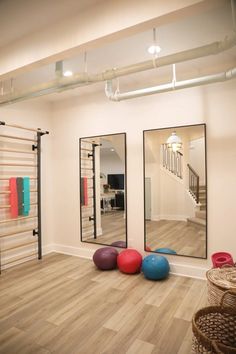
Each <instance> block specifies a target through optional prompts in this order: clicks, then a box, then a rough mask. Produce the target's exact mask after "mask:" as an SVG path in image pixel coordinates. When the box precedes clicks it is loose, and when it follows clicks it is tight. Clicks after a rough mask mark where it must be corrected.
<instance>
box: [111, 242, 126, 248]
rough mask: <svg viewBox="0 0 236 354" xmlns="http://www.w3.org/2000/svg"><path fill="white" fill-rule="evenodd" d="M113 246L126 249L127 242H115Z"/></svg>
mask: <svg viewBox="0 0 236 354" xmlns="http://www.w3.org/2000/svg"><path fill="white" fill-rule="evenodd" d="M111 246H114V247H120V248H126V242H125V241H115V242H112V244H111Z"/></svg>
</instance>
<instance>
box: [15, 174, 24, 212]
mask: <svg viewBox="0 0 236 354" xmlns="http://www.w3.org/2000/svg"><path fill="white" fill-rule="evenodd" d="M16 185H17V197H18V215H23V178H22V177H17V178H16Z"/></svg>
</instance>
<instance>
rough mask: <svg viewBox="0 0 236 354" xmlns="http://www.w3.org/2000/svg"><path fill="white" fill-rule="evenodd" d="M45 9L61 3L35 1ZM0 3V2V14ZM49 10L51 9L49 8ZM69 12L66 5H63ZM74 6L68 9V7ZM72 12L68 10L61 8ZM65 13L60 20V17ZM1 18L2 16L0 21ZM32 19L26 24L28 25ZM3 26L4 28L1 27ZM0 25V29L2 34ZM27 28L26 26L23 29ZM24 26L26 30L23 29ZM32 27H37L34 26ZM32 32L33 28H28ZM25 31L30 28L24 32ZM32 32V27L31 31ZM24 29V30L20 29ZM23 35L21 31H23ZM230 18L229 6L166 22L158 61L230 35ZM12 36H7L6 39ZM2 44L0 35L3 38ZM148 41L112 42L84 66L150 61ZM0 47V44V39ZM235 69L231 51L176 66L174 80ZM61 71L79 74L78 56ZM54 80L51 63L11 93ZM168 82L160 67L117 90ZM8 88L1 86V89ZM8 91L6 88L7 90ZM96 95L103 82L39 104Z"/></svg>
mask: <svg viewBox="0 0 236 354" xmlns="http://www.w3.org/2000/svg"><path fill="white" fill-rule="evenodd" d="M8 2H9V3H14V1H13V0H10V1H3V3H8ZM20 2H21V3H24V4H25V5H26V3H29V6H30V1H28V0H20ZM67 2H68V4H69V3H71V6H72V5H74V7H76V1H74V0H67ZM95 2H97V1H96V0H83V1H79V3H80V5H79V7H80V8H82V7H83V6H85V5H88V3H89V4H92V3H95ZM39 3H40V4H41V3H43V4H44V6H46V3H47V4H49V3H50V9H52V8H53V6H52V4H53V3H54V6H56V3H60V1H56V0H50V1H46V0H44V1H40V2H39ZM1 6H2V3H1V2H0V13H1ZM51 6H52V7H51ZM68 7H70V6H68ZM72 7H73V6H72ZM62 10H63V8H62V7H59V9H55V17H53V18H54V19H55V21H56V20H58V19H59V18H60V16H62V15H63V11H62ZM66 11H71V9H70V10H69V9H66V10H65V13H66ZM47 13H48V15H46V16H45V21H49V19H50V17H52V13H50V11H47ZM65 13H64V15H65ZM0 19H1V16H0ZM31 21H32V19H31V20H30V22H31ZM5 25H6V24H5ZM1 26H2V24H1V22H0V29H1ZM27 26H30V23H29V24H27ZM27 26H26V27H27ZM35 26H37V24H35ZM33 27H34V26H33ZM27 28H29V27H27ZM35 28H36V27H34V29H35ZM22 30H23V29H22ZM25 30H26V28H25ZM232 30H233V25H232V14H231V7H230V1H228V2H226V3H225V5H223V6H221V7H220V8H219V7H217V8H216V9H214V10H210V11H208V12H205V13H202V14H198V15H195V16H192V17H188V18H184V19H181V20H180V21H178V22H174V23H169V24H168V25H163V26H161V27H159V28H157V40H158V43H159V45H160V46H161V48H162V51H161V53H160V56H165V55H168V54H171V53H175V52H179V51H182V50H186V49H190V48H194V47H198V46H202V45H205V44H208V43H212V42H214V41H218V40H222V39H224V38H225V36H227V35H229V34H231V33H232ZM11 35H12V36H13V32H12V34H10V33H9V36H11ZM3 40H5V36H4V39H3ZM151 42H152V29H150V30H149V31H146V32H143V33H139V34H137V35H134V36H132V37H128V38H125V39H122V40H119V41H115V42H113V43H110V44H107V45H106V46H104V47H101V48H97V49H93V50H91V51H89V52H88V53H87V67H88V72H89V73H98V72H102V71H104V70H107V69H111V68H115V67H121V66H126V65H130V64H134V63H137V62H141V61H145V60H149V59H151V56H150V54H148V52H147V48H148V46H149V45H150V43H151ZM0 44H1V39H0ZM235 64H236V48H232V49H231V50H229V51H226V52H224V53H222V54H220V55H215V56H209V57H205V58H201V59H198V60H194V61H189V62H185V63H181V64H177V79H179V80H181V79H187V78H191V77H195V76H201V75H206V74H210V73H214V72H219V71H223V70H227V69H229V68H231V67H233V66H235ZM64 69H65V70H66V69H70V70H72V71H73V72H83V71H84V56H83V55H82V54H81V55H79V56H77V57H74V58H71V59H69V60H66V61H65V62H64ZM54 78H55V64H50V65H47V66H45V67H42V68H40V69H37V70H34V71H32V72H29V73H27V74H24V75H22V76H19V77H17V78H16V80H15V82H14V86H15V88H16V89H24V88H27V87H30V86H32V85H34V84H37V83H42V82H47V81H50V80H53V79H54ZM171 79H172V72H171V67H170V66H168V67H162V68H158V69H155V70H149V71H146V72H141V73H137V74H133V75H129V76H127V77H122V78H120V89H121V91H123V90H127V89H137V88H140V87H148V86H154V85H157V84H160V83H163V82H169V81H171ZM7 84H8V85H9V83H6V85H7ZM6 89H7V87H6ZM99 90H104V83H98V84H94V85H89V86H87V87H81V88H77V89H74V90H69V91H64V92H61V93H59V94H58V93H55V94H51V95H48V96H44V98H43V99H46V100H49V101H56V100H61V99H63V98H68V97H71V96H77V95H83V94H91V93H94V92H96V91H99Z"/></svg>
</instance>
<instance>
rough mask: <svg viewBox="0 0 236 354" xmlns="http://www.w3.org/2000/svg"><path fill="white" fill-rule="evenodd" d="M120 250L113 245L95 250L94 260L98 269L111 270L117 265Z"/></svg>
mask: <svg viewBox="0 0 236 354" xmlns="http://www.w3.org/2000/svg"><path fill="white" fill-rule="evenodd" d="M117 256H118V251H117V250H116V249H115V248H113V247H103V248H99V249H98V250H96V251H95V253H94V255H93V262H94V264H95V265H96V266H97V268H98V269H101V270H110V269H115V268H116V267H117Z"/></svg>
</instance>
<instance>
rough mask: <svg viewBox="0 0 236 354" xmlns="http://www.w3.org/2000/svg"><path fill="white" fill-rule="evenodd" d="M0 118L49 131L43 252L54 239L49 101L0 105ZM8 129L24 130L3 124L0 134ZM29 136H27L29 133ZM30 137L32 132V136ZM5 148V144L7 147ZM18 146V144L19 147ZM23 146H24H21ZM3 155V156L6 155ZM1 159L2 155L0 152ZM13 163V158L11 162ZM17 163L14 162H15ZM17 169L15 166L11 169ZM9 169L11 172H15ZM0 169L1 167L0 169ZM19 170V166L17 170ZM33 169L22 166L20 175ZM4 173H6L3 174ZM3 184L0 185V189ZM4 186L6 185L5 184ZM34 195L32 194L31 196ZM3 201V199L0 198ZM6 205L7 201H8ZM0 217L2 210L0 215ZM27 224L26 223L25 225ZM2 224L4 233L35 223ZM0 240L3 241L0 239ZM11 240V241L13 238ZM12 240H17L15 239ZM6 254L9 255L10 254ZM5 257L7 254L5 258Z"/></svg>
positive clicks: (44, 153)
mask: <svg viewBox="0 0 236 354" xmlns="http://www.w3.org/2000/svg"><path fill="white" fill-rule="evenodd" d="M0 120H2V121H5V122H6V123H9V124H19V125H22V126H26V127H32V128H41V129H44V130H49V132H50V134H49V135H45V136H43V137H42V154H41V156H42V184H41V187H42V244H43V248H44V251H47V248H48V246H49V245H50V244H51V243H52V241H53V223H52V208H53V204H54V202H53V199H52V184H53V176H52V164H51V161H52V144H51V142H52V138H53V133H52V127H51V122H50V104H49V103H44V102H42V101H40V102H39V101H30V102H24V103H18V104H15V105H10V106H6V107H1V108H0ZM3 132H5V134H6V132H8V133H9V134H11V135H19V136H24V134H25V132H24V131H22V130H19V129H13V128H5V127H4V126H2V127H0V133H3ZM22 134H23V135H22ZM28 137H29V136H28ZM31 137H32V135H31ZM6 147H7V146H6ZM18 148H19V147H18ZM22 149H24V145H23V148H22ZM5 156H6V155H5ZM1 158H3V155H1ZM12 162H13V161H12ZM14 162H16V161H14ZM14 170H15V171H16V168H14ZM14 170H12V171H14ZM1 171H2V170H1ZM17 171H18V172H19V168H18V170H17ZM3 172H4V171H3ZM30 172H32V170H31V171H30V169H28V168H27V169H24V172H23V175H25V176H27V175H32V173H30ZM5 175H6V173H5ZM2 187H3V184H1V188H2ZM5 188H6V187H5ZM34 197H35V195H32V198H34ZM6 201H7V200H6V199H5V202H6ZM1 202H3V199H1ZM7 204H9V203H7ZM31 208H33V207H31ZM2 216H3V212H2V215H1V217H2ZM4 218H9V214H8V213H5V214H4V217H2V219H4ZM26 225H27V226H26ZM0 226H1V233H2V232H5V231H4V230H6V228H7V229H9V231H10V232H13V231H15V230H17V229H18V228H21V229H22V228H28V227H31V226H35V222H33V221H32V220H31V221H30V222H27V224H26V223H25V222H20V223H19V222H17V224H16V223H9V224H5V225H0ZM2 242H3V240H2ZM12 242H13V241H12ZM14 242H15V243H17V242H16V240H14ZM23 251H24V252H25V249H24V250H22V249H19V251H17V252H14V254H10V256H12V257H13V256H14V257H15V256H17V255H18V254H19V253H22V252H23ZM10 256H9V257H10ZM7 258H8V256H7V255H6V259H7Z"/></svg>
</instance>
